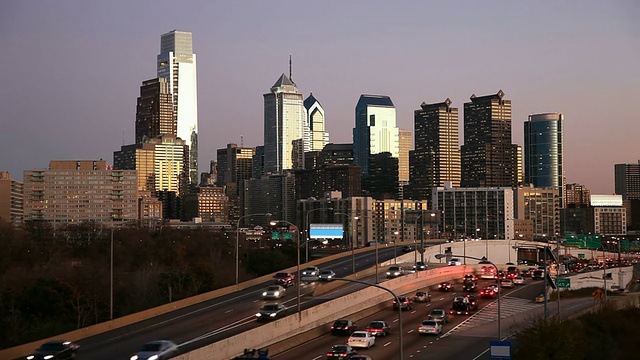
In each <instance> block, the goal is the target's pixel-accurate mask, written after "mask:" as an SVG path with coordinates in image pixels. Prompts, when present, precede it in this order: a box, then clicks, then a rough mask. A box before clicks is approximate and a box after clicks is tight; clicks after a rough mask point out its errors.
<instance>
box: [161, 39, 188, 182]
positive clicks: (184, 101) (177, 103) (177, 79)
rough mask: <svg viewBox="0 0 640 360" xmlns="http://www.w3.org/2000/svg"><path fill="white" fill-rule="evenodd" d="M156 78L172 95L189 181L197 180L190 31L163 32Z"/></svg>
mask: <svg viewBox="0 0 640 360" xmlns="http://www.w3.org/2000/svg"><path fill="white" fill-rule="evenodd" d="M157 59H158V60H157V61H158V63H157V66H158V77H159V78H163V79H165V80H166V81H167V82H168V83H169V90H170V91H171V94H172V95H173V107H174V111H175V112H174V117H175V119H176V123H177V135H178V137H180V138H181V139H183V140H185V141H186V144H187V145H188V146H189V181H190V182H191V183H192V184H197V183H198V86H197V81H196V54H194V53H193V41H192V34H191V32H188V31H178V30H172V31H170V32H168V33H166V34H162V37H161V39H160V54H159V55H158V57H157Z"/></svg>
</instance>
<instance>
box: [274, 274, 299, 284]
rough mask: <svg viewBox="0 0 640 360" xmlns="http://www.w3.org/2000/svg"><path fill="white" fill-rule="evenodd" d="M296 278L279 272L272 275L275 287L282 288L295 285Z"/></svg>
mask: <svg viewBox="0 0 640 360" xmlns="http://www.w3.org/2000/svg"><path fill="white" fill-rule="evenodd" d="M295 280H296V276H295V275H294V274H290V273H286V272H279V273H276V274H275V275H273V282H274V284H276V285H282V286H284V287H289V286H293V285H294V284H295Z"/></svg>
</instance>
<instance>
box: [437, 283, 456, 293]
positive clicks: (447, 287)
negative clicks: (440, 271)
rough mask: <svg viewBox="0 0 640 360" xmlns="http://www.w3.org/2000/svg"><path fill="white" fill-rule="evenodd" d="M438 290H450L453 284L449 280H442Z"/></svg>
mask: <svg viewBox="0 0 640 360" xmlns="http://www.w3.org/2000/svg"><path fill="white" fill-rule="evenodd" d="M438 290H440V291H452V290H453V284H452V283H450V282H442V283H440V284H439V285H438Z"/></svg>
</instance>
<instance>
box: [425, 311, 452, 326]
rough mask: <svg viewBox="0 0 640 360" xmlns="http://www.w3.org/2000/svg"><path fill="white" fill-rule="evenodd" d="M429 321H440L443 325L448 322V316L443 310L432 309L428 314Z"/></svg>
mask: <svg viewBox="0 0 640 360" xmlns="http://www.w3.org/2000/svg"><path fill="white" fill-rule="evenodd" d="M429 320H435V321H440V322H442V323H443V324H444V323H448V322H449V314H448V313H447V312H446V311H444V309H433V310H431V312H430V313H429Z"/></svg>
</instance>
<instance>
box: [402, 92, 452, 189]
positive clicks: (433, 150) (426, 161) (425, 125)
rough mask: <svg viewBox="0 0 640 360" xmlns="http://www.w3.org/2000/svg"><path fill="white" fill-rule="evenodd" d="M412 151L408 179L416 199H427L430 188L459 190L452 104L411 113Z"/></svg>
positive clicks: (427, 106) (422, 108)
mask: <svg viewBox="0 0 640 360" xmlns="http://www.w3.org/2000/svg"><path fill="white" fill-rule="evenodd" d="M414 129H415V150H414V151H412V152H411V158H410V169H411V171H410V177H411V185H412V187H413V196H414V198H415V199H430V198H431V188H432V187H437V186H444V184H445V182H450V183H451V186H456V187H457V186H460V149H459V147H458V108H454V107H451V100H450V99H448V98H447V100H445V101H444V102H441V103H437V104H426V103H424V102H423V103H422V104H421V105H420V109H418V110H416V111H415V112H414Z"/></svg>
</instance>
